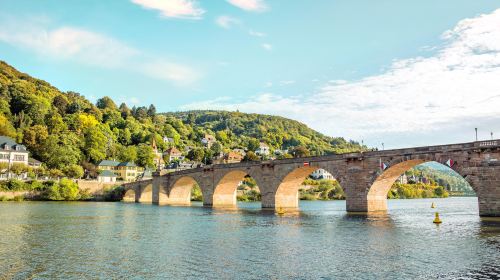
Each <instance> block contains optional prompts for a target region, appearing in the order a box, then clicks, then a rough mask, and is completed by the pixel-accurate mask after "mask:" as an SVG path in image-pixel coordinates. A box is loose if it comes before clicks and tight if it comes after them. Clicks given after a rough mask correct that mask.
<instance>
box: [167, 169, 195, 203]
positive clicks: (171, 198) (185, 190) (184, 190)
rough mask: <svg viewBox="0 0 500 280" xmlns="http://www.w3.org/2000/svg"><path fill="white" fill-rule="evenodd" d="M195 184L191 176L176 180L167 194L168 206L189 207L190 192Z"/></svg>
mask: <svg viewBox="0 0 500 280" xmlns="http://www.w3.org/2000/svg"><path fill="white" fill-rule="evenodd" d="M195 184H198V182H197V181H196V180H195V179H194V178H193V177H191V176H182V177H180V178H178V179H177V180H176V181H175V182H174V183H173V185H172V187H171V188H170V192H169V193H168V204H173V205H190V204H191V190H192V189H193V186H194V185H195ZM198 185H199V184H198ZM200 187H201V186H200Z"/></svg>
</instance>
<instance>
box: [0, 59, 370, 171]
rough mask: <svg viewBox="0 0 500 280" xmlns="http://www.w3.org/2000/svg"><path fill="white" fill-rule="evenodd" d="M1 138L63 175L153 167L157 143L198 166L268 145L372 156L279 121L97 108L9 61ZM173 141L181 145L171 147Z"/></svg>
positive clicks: (2, 70)
mask: <svg viewBox="0 0 500 280" xmlns="http://www.w3.org/2000/svg"><path fill="white" fill-rule="evenodd" d="M205 134H211V135H214V136H215V137H216V138H217V140H218V143H219V144H220V145H219V144H217V145H215V148H214V147H212V148H211V149H207V148H204V147H203V145H202V143H201V139H202V138H203V137H204V136H205ZM0 135H7V136H11V137H13V138H15V139H16V140H17V141H18V142H19V143H23V144H25V145H26V146H27V147H28V149H29V151H30V152H31V153H32V156H33V157H35V158H37V159H39V160H41V161H43V162H44V163H45V164H46V166H47V167H48V168H50V169H60V170H63V169H65V168H67V167H68V166H73V165H82V166H84V167H86V168H87V169H91V167H92V166H93V164H95V163H97V162H99V161H101V160H103V159H116V160H121V161H135V162H136V163H138V164H139V165H141V166H150V167H152V166H153V165H154V160H153V154H152V148H151V146H152V142H153V141H154V142H155V143H156V144H157V146H158V148H159V150H165V149H167V148H169V147H171V146H175V147H177V148H178V149H179V150H181V151H185V148H186V147H190V149H193V150H195V151H197V152H196V153H191V154H189V155H188V157H190V158H191V159H197V160H200V159H201V158H203V159H204V160H207V158H208V160H210V157H211V156H212V155H214V154H217V153H218V152H220V151H228V150H230V149H233V148H247V149H249V150H255V149H256V147H257V146H258V145H259V142H260V141H263V142H266V143H267V144H268V145H269V146H270V148H271V150H274V149H283V150H285V149H288V150H290V151H292V150H293V151H296V153H295V155H297V156H304V155H309V154H310V155H322V154H331V153H343V152H350V151H359V150H362V149H366V147H361V146H360V145H359V144H358V143H356V142H353V141H346V140H345V139H343V138H333V137H328V136H325V135H323V134H321V133H319V132H316V131H314V130H312V129H310V128H308V127H307V126H306V125H305V124H302V123H300V122H297V121H294V120H290V119H286V118H282V117H277V116H269V115H259V114H245V113H241V112H227V111H189V112H177V113H163V114H157V112H156V108H155V107H154V105H150V106H148V107H132V108H130V107H128V106H127V104H125V103H122V104H120V105H117V104H115V103H114V101H113V100H112V99H110V98H109V97H103V98H101V99H99V100H98V101H97V102H96V104H93V103H92V102H90V101H89V100H87V99H86V98H85V97H84V96H82V95H80V94H79V93H76V92H71V91H69V92H61V91H60V90H58V89H57V88H55V87H53V86H51V85H50V84H49V83H47V82H45V81H43V80H39V79H36V78H33V77H31V76H29V75H27V74H24V73H21V72H19V71H18V70H16V69H15V68H13V67H12V66H10V65H8V64H7V63H5V62H1V61H0ZM165 136H166V137H168V138H171V139H173V143H168V142H165V141H163V138H164V137H165ZM285 156H290V155H285Z"/></svg>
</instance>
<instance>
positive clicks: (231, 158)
mask: <svg viewBox="0 0 500 280" xmlns="http://www.w3.org/2000/svg"><path fill="white" fill-rule="evenodd" d="M242 160H243V155H242V154H240V153H237V152H234V151H231V152H229V153H227V154H225V155H224V163H236V162H241V161H242Z"/></svg>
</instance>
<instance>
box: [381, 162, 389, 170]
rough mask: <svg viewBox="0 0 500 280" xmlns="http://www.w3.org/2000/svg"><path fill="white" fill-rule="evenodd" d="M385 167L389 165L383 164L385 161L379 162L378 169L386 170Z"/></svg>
mask: <svg viewBox="0 0 500 280" xmlns="http://www.w3.org/2000/svg"><path fill="white" fill-rule="evenodd" d="M387 167H389V166H388V165H387V164H385V162H380V169H382V170H386V169H387Z"/></svg>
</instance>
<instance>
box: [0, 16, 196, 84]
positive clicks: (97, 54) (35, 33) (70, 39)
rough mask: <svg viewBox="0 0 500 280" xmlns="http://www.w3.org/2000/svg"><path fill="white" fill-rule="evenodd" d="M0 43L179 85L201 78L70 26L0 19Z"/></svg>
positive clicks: (179, 67) (168, 62)
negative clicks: (132, 72)
mask: <svg viewBox="0 0 500 280" xmlns="http://www.w3.org/2000/svg"><path fill="white" fill-rule="evenodd" d="M0 42H4V43H7V44H10V45H12V46H15V47H18V48H22V49H25V50H28V51H31V52H35V53H38V54H40V55H41V56H43V57H45V58H51V59H57V60H67V61H73V62H77V63H80V64H85V65H91V66H97V67H101V68H108V69H118V68H120V69H129V70H131V71H138V72H139V73H141V74H143V75H146V76H149V77H152V78H155V79H161V80H166V81H170V82H173V83H175V84H178V85H185V84H189V83H191V82H194V81H195V80H196V79H197V78H199V77H200V75H199V73H197V72H196V71H195V70H193V69H192V68H191V67H189V66H187V65H182V64H180V63H176V62H173V61H169V60H168V59H166V58H164V57H161V56H155V55H151V54H147V53H144V52H142V51H140V50H138V49H136V48H134V47H132V46H129V45H128V44H126V43H124V42H121V41H120V40H118V39H115V38H113V37H110V36H108V35H105V34H101V33H96V32H92V31H89V30H86V29H82V28H77V27H72V26H62V27H57V28H49V27H47V26H45V25H44V24H40V23H38V22H34V23H30V22H19V21H17V20H10V21H9V20H7V21H2V22H0ZM158 61H161V62H158Z"/></svg>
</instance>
